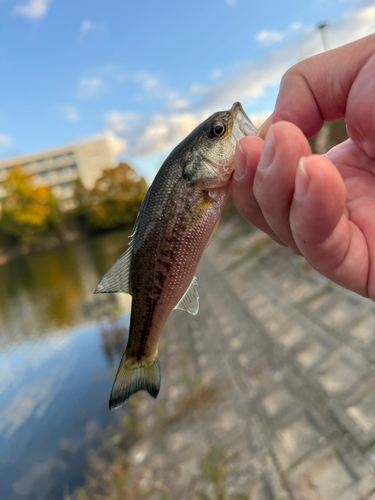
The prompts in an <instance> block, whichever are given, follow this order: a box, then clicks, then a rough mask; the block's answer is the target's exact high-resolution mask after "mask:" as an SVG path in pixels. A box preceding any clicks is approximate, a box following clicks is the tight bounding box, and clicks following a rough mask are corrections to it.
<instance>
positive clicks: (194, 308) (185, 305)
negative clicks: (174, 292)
mask: <svg viewBox="0 0 375 500" xmlns="http://www.w3.org/2000/svg"><path fill="white" fill-rule="evenodd" d="M197 287H198V281H197V278H196V277H195V276H194V278H193V280H192V282H191V283H190V286H189V288H188V289H187V290H186V292H185V294H184V296H183V297H182V299H181V300H180V302H179V303H178V304H177V306H176V307H175V309H182V310H184V311H187V312H188V313H190V314H194V316H195V315H196V314H197V313H198V311H199V295H198V288H197Z"/></svg>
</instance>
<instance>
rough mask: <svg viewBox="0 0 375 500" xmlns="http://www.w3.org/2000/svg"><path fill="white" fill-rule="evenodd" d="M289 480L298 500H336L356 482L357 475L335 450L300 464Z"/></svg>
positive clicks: (327, 451)
mask: <svg viewBox="0 0 375 500" xmlns="http://www.w3.org/2000/svg"><path fill="white" fill-rule="evenodd" d="M289 479H290V481H291V483H292V484H293V487H294V488H293V490H294V493H295V496H296V499H298V500H335V499H338V498H340V496H341V495H342V494H343V493H345V492H346V491H347V490H348V489H349V488H350V487H352V486H353V485H354V484H355V482H356V477H355V475H354V474H353V473H352V472H351V471H350V470H348V468H347V465H346V464H344V463H343V462H342V460H341V459H340V457H339V456H338V455H337V453H336V452H335V450H334V449H333V448H328V449H326V450H324V451H323V452H320V453H319V454H317V455H316V456H315V457H314V458H313V459H310V461H308V462H306V463H301V464H299V466H298V467H297V468H296V469H295V470H294V471H293V473H292V474H291V475H290V476H289ZM355 498H358V497H353V500H355Z"/></svg>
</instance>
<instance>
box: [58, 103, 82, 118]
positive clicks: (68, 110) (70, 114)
mask: <svg viewBox="0 0 375 500" xmlns="http://www.w3.org/2000/svg"><path fill="white" fill-rule="evenodd" d="M61 113H62V116H63V118H64V120H67V121H68V122H77V121H78V120H79V119H80V118H81V115H80V114H79V111H78V109H77V107H76V106H63V107H62V108H61Z"/></svg>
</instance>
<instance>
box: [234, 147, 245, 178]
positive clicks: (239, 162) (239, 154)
mask: <svg viewBox="0 0 375 500" xmlns="http://www.w3.org/2000/svg"><path fill="white" fill-rule="evenodd" d="M234 166H235V168H234V178H235V179H236V181H239V180H241V179H242V177H243V176H244V175H245V171H246V155H245V152H244V150H243V149H242V146H241V142H237V147H236V153H235V155H234Z"/></svg>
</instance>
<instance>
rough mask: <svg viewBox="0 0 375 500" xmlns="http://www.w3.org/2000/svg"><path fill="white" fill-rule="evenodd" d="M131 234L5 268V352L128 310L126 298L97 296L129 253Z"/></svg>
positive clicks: (1, 304) (0, 270)
mask: <svg viewBox="0 0 375 500" xmlns="http://www.w3.org/2000/svg"><path fill="white" fill-rule="evenodd" d="M127 236H128V233H125V232H124V231H121V232H116V233H111V234H107V235H104V236H101V237H98V238H95V239H93V240H91V241H78V242H75V243H73V244H70V245H64V246H60V247H58V248H55V249H52V250H50V251H46V252H40V253H37V254H33V255H29V256H27V257H20V258H18V259H17V260H14V261H12V262H10V263H8V264H7V265H5V266H1V267H0V329H1V333H0V342H1V344H0V347H1V348H2V349H4V348H5V347H6V346H10V345H14V344H17V343H20V342H23V341H25V340H26V339H27V340H30V339H31V338H33V339H36V338H39V337H44V336H45V335H46V334H47V335H50V334H51V333H52V331H59V330H60V329H62V328H66V327H69V326H73V325H77V324H79V323H83V322H85V321H87V320H92V319H99V318H101V317H102V316H103V315H108V314H109V313H118V312H120V311H126V310H128V309H129V298H127V296H124V295H116V294H105V295H93V290H94V289H95V286H96V285H97V283H98V281H99V279H100V278H101V276H102V275H103V274H104V273H105V271H106V270H108V268H109V267H110V266H111V265H112V264H113V263H114V262H115V261H116V259H117V258H118V256H119V255H120V253H121V252H122V251H123V250H124V249H125V248H126V245H127V241H128V240H127Z"/></svg>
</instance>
